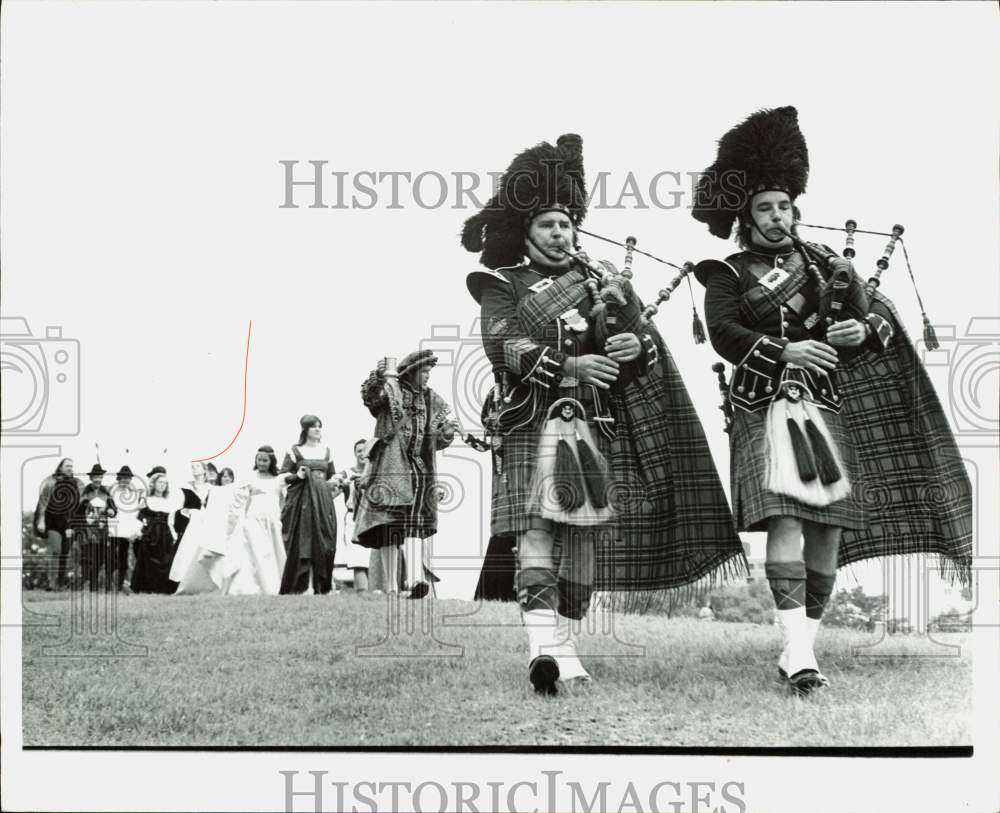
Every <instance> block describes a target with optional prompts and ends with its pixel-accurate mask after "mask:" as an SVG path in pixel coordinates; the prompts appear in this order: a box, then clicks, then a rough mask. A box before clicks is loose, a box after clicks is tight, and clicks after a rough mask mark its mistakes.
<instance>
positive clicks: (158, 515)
mask: <svg viewBox="0 0 1000 813" xmlns="http://www.w3.org/2000/svg"><path fill="white" fill-rule="evenodd" d="M176 508H177V505H176V501H175V500H174V499H173V498H172V497H171V494H170V483H169V481H168V480H167V475H166V473H161V472H157V473H156V474H153V476H152V477H150V479H149V495H148V496H147V497H145V499H144V500H143V502H142V505H141V507H140V508H139V519H140V520H142V523H143V528H142V535H141V536H140V537H139V542H138V545H137V546H136V557H135V571H134V572H133V574H132V592H133V593H173V592H174V590H176V589H177V582H174V581H171V580H170V566H171V564H172V562H173V559H174V550H175V544H176V543H175V537H174V530H173V528H171V527H170V517H171V515H172V514H173V513H174V510H175V509H176Z"/></svg>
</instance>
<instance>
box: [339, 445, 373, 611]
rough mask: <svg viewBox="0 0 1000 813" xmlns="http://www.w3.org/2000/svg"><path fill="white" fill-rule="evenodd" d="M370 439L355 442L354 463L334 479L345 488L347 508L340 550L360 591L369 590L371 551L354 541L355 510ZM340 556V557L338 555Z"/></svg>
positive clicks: (356, 587) (355, 585)
mask: <svg viewBox="0 0 1000 813" xmlns="http://www.w3.org/2000/svg"><path fill="white" fill-rule="evenodd" d="M367 445H368V441H366V440H364V439H362V440H359V441H357V442H356V443H355V444H354V465H353V466H352V467H351V468H349V469H348V470H347V471H343V472H340V473H339V474H338V475H337V477H336V478H335V479H334V484H335V485H337V486H339V487H340V488H341V489H343V494H344V500H345V502H346V503H347V510H346V511H345V512H344V533H343V536H342V537H341V545H340V546H338V552H339V551H342V554H341V555H342V556H343V561H344V564H345V566H346V567H348V568H350V569H351V570H353V571H354V589H355V590H356V591H357V592H359V593H364V592H365V591H366V590H368V563H369V561H370V558H371V551H370V550H368V548H364V547H362V546H361V545H358V544H357V543H356V542H354V541H353V536H354V512H355V511H357V509H358V499H359V497H360V494H359V493H358V481H359V480H360V479H361V473H362V472H363V471H364V468H365V461H366V460H367V458H366V456H365V447H366V446H367ZM338 558H339V557H338Z"/></svg>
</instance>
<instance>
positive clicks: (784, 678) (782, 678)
mask: <svg viewBox="0 0 1000 813" xmlns="http://www.w3.org/2000/svg"><path fill="white" fill-rule="evenodd" d="M816 677H817V678H818V679H819V683H820V686H829V685H830V679H829V678H828V677H827V676H826V675H824V674H823V673H822V672H817V673H816ZM778 682H779V683H788V672H786V671H785V670H784V669H782V668H781V667H780V666H779V667H778Z"/></svg>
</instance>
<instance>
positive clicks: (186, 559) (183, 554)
mask: <svg viewBox="0 0 1000 813" xmlns="http://www.w3.org/2000/svg"><path fill="white" fill-rule="evenodd" d="M217 488H218V486H215V485H213V484H212V483H210V482H209V478H208V471H207V468H206V467H205V465H204V464H203V463H193V464H192V465H191V483H190V484H189V485H188V487H187V488H185V489H183V491H184V494H185V500H184V505H185V506H186V507H185V508H182V509H179V510H178V512H177V515H178V516H177V519H176V520H175V523H174V527H175V528H177V527H178V521H179V520H180V519H181V518H182V517H186V518H187V521H186V522H185V523H184V524H183V525H182V526H181V527H182V528H183V534H182V535H180V537H179V540H178V543H177V553H176V554H175V556H174V562H173V566H172V567H171V569H170V578H171V579H172V580H173V581H175V582H177V593H178V594H179V595H192V594H194V593H214V592H215V591H217V590H219V589H220V588H221V586H222V578H223V576H222V562H221V561H220V557H221V554H222V553H223V552H224V550H225V549H224V544H223V543H224V538H223V537H224V535H225V533H226V517H227V514H228V512H227V511H226V510H225V509H226V508H228V506H227V505H226V500H225V499H224V498H223V497H222V496H220V497H219V498H218V499H213V497H214V496H215V495H214V494H213V492H214V491H216V490H217ZM210 504H211V508H209V505H210Z"/></svg>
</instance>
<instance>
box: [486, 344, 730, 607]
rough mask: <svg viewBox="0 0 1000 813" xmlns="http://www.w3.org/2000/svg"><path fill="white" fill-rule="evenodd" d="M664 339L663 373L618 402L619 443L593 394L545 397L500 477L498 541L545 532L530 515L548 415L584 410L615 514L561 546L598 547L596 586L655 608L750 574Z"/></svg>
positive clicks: (628, 389) (638, 383) (634, 383)
mask: <svg viewBox="0 0 1000 813" xmlns="http://www.w3.org/2000/svg"><path fill="white" fill-rule="evenodd" d="M655 340H656V343H657V346H658V350H659V354H660V362H659V364H658V365H657V368H656V369H655V370H654V371H652V372H651V373H650V374H647V375H644V376H639V377H637V378H635V379H633V380H631V381H629V382H628V383H623V385H622V386H620V387H617V388H615V389H613V390H612V391H611V393H610V395H609V406H610V411H611V414H612V415H613V416H614V419H615V432H616V437H615V438H614V439H609V438H608V437H606V436H605V435H604V434H602V432H601V430H600V428H599V427H598V425H597V422H595V421H593V420H592V417H593V414H594V410H593V395H592V393H591V390H590V388H589V387H579V386H573V387H553V388H552V389H550V390H545V389H540V390H539V392H538V398H539V401H538V403H539V407H538V408H537V409H536V413H535V415H534V417H533V419H532V421H531V423H530V424H529V425H528V426H526V427H524V428H523V429H521V430H518V431H515V432H512V433H511V434H510V435H507V436H503V437H502V439H501V448H500V452H499V454H500V455H501V460H502V469H501V474H499V475H498V474H497V473H496V471H495V470H494V475H493V497H492V508H493V513H492V523H491V534H492V535H493V536H501V535H515V536H517V535H520V534H522V533H524V532H525V531H527V530H529V529H531V528H532V527H539V526H538V523H539V520H540V519H541V518H540V517H539V516H538V515H537V514H532V513H530V512H529V507H530V503H531V485H532V479H533V476H534V472H535V461H536V459H537V447H538V439H539V435H540V432H541V429H542V427H543V426H544V423H545V421H546V420H547V412H548V407H549V406H551V405H552V404H553V403H554V402H555V401H556V400H558V399H559V398H564V397H571V398H576V399H577V400H578V401H580V402H581V403H582V404H583V405H584V408H585V410H586V414H587V418H588V420H587V425H588V427H589V428H590V430H591V434H592V436H593V437H594V440H595V442H596V444H597V447H598V449H599V450H600V452H601V454H603V455H604V456H605V458H606V459H607V460H608V463H609V465H610V467H611V474H612V482H613V485H612V486H611V489H610V491H609V494H608V501H609V504H610V505H611V506H612V508H613V509H614V515H613V516H612V519H611V520H610V521H609V522H607V523H605V524H600V525H596V526H587V527H579V528H578V527H575V526H567V525H555V527H554V528H553V532H554V536H555V540H556V543H557V548H558V547H559V546H560V544H561V543H562V542H563V541H565V540H566V539H567V538H570V539H572V538H575V537H585V538H590V539H593V540H594V543H595V558H594V584H593V586H594V589H595V590H597V591H600V592H604V593H606V594H608V596H612V597H613V596H615V595H621V594H624V593H629V594H643V595H642V596H639V597H640V598H643V596H644V597H645V599H650V600H655V599H656V598H657V597H661V598H662V595H663V591H670V590H673V589H675V588H679V587H685V586H687V585H692V584H694V583H695V582H698V581H700V580H702V579H708V580H714V579H715V578H717V577H720V576H721V577H727V576H739V575H743V574H745V572H746V562H745V559H744V556H743V547H742V544H741V542H740V539H739V537H738V536H737V534H736V529H735V526H734V524H733V517H732V514H731V513H730V510H729V505H728V503H727V502H726V498H725V493H724V492H723V490H722V483H721V482H720V480H719V475H718V472H717V471H716V468H715V463H714V461H713V460H712V456H711V453H710V452H709V448H708V443H707V441H706V439H705V433H704V429H703V428H702V426H701V422H700V420H699V418H698V415H697V413H696V412H695V409H694V406H693V405H692V403H691V400H690V397H689V396H688V393H687V389H686V388H685V387H684V384H683V382H682V380H681V378H680V374H679V372H678V371H677V368H676V366H675V365H674V363H673V359H672V357H671V356H670V353H669V351H668V350H667V348H666V346H665V345H664V344H663V342H662V339H660V338H659V336H658V334H656V335H655ZM613 600H616V599H613ZM630 606H632V604H631V603H625V604H622V607H625V608H627V607H630ZM635 606H636V607H640V606H645V605H644V604H643V603H642V601H639V603H638V604H636V605H635Z"/></svg>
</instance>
